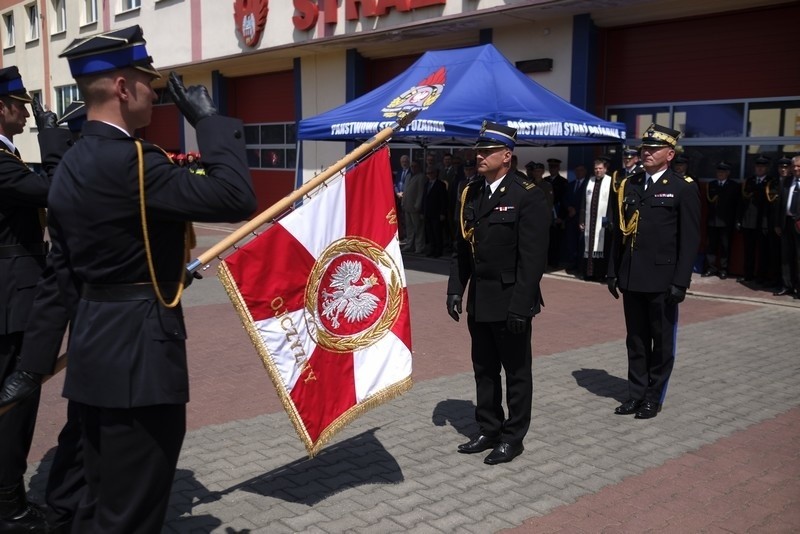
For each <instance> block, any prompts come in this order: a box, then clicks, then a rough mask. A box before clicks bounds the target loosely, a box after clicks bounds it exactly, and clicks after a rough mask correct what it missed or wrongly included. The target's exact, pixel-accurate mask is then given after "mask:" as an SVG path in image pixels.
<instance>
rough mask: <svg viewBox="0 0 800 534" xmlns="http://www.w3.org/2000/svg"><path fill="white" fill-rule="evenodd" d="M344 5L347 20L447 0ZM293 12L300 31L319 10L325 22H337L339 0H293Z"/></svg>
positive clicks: (348, 0)
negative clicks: (295, 12)
mask: <svg viewBox="0 0 800 534" xmlns="http://www.w3.org/2000/svg"><path fill="white" fill-rule="evenodd" d="M342 1H343V3H344V6H345V9H344V16H345V19H347V20H348V21H354V20H359V19H361V18H364V17H382V16H384V15H386V14H388V13H389V12H390V11H391V10H392V9H394V10H395V11H398V12H400V13H406V12H408V11H412V10H414V9H420V8H423V7H430V6H438V5H445V4H446V3H447V0H342ZM293 2H294V8H295V11H297V14H295V15H294V16H293V17H292V22H293V23H294V27H295V28H296V29H298V30H300V31H306V30H310V29H311V28H313V27H314V26H315V25H316V24H317V21H318V20H319V14H320V11H322V14H323V22H324V23H325V24H337V23H338V22H339V14H338V12H337V11H338V4H339V0H293Z"/></svg>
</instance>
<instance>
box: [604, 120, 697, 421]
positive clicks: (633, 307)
mask: <svg viewBox="0 0 800 534" xmlns="http://www.w3.org/2000/svg"><path fill="white" fill-rule="evenodd" d="M679 136H680V132H679V131H677V130H673V129H671V128H667V127H665V126H661V125H658V124H652V125H650V127H649V128H648V129H647V130H646V131H645V133H644V136H643V137H642V146H641V153H642V163H643V165H644V171H642V172H639V173H636V174H634V175H632V176H630V177H629V178H627V179H626V180H625V181H624V182H623V183H622V184H621V186H620V188H619V191H618V192H617V208H618V209H617V210H616V211H617V213H616V216H617V217H616V218H617V220H616V221H615V223H616V226H617V231H616V232H614V234H615V235H614V240H613V241H612V252H611V260H610V261H609V265H608V278H607V280H608V290H609V291H610V292H611V294H612V295H613V296H614V298H617V299H618V298H619V293H618V292H617V289H618V288H619V289H620V290H621V291H622V303H623V308H624V311H625V326H626V328H627V332H628V333H627V338H626V345H627V349H628V395H629V398H628V400H626V401H625V402H624V403H622V404H621V405H620V406H618V407H617V409H616V410H615V413H617V414H619V415H629V414H635V417H636V418H637V419H650V418H653V417H656V416H657V415H658V413H659V411H660V410H661V406H662V404H663V402H664V396H665V394H666V391H667V383H668V382H669V377H670V374H671V373H672V367H673V365H674V362H675V337H676V333H677V325H678V304H679V303H680V302H683V299H684V298H685V296H686V289H687V288H688V287H689V283H690V282H691V279H692V266H693V264H694V261H695V258H696V255H697V247H698V245H699V243H700V196H699V193H698V188H697V187H696V186H695V184H694V183H693V180H692V179H691V178H688V177H682V176H680V175H678V174H677V173H676V172H675V171H673V170H672V169H670V168H669V162H670V161H671V160H672V159H673V158H674V157H675V145H676V143H677V142H678V137H679Z"/></svg>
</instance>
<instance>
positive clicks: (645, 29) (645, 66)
mask: <svg viewBox="0 0 800 534" xmlns="http://www.w3.org/2000/svg"><path fill="white" fill-rule="evenodd" d="M797 20H800V3H797V2H793V3H791V4H785V5H781V6H778V7H775V8H763V9H755V10H749V11H739V12H732V13H729V14H721V15H713V16H708V17H694V18H691V19H681V20H671V21H665V22H660V23H653V24H642V25H637V26H627V27H620V28H612V29H609V30H606V31H604V32H603V34H602V40H603V42H604V46H603V55H602V60H601V63H603V64H604V68H603V76H602V80H603V82H602V86H601V87H600V91H599V93H598V94H599V95H600V98H601V99H602V100H603V102H602V105H605V106H608V105H615V104H631V103H637V104H638V103H646V102H665V101H666V102H673V101H681V100H721V99H737V98H759V97H775V96H790V95H798V94H800V68H798V67H797V61H796V59H797V54H798V51H800V44H798V37H797V32H796V31H793V30H792V23H791V22H790V21H797Z"/></svg>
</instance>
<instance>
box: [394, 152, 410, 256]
mask: <svg viewBox="0 0 800 534" xmlns="http://www.w3.org/2000/svg"><path fill="white" fill-rule="evenodd" d="M411 176H412V174H411V160H410V159H409V157H408V155H406V154H403V155H402V156H400V168H399V169H397V170H396V171H395V173H394V201H395V206H396V209H397V235H398V236H399V238H400V240H401V241H402V240H405V239H406V221H405V218H404V217H403V194H404V192H405V188H406V183H407V181H408V180H409V179H410V178H411Z"/></svg>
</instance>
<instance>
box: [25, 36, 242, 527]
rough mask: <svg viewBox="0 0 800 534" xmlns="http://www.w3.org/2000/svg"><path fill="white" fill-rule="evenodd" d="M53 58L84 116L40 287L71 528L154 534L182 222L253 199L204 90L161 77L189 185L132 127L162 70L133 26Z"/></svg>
mask: <svg viewBox="0 0 800 534" xmlns="http://www.w3.org/2000/svg"><path fill="white" fill-rule="evenodd" d="M62 57H66V58H67V59H68V60H69V65H70V70H71V71H72V74H73V76H74V77H75V79H76V82H77V84H78V88H79V89H80V91H81V94H82V95H83V96H84V98H85V102H86V109H87V117H88V120H87V122H86V123H85V124H84V126H83V137H82V139H81V141H80V142H79V143H77V144H76V145H75V147H74V148H73V149H72V150H70V152H68V153H67V154H66V155H65V157H64V158H63V159H62V161H61V164H60V165H59V167H58V169H57V171H56V174H55V177H54V180H53V186H52V188H51V190H50V193H49V196H48V201H49V209H50V212H49V217H48V229H49V231H50V235H51V238H52V240H53V247H52V251H51V253H50V257H49V261H50V263H51V264H52V266H53V270H54V272H55V276H56V279H57V282H58V283H57V296H54V295H52V294H50V293H49V292H44V293H40V294H41V298H43V299H45V298H57V299H61V306H62V307H63V308H64V309H66V310H67V316H68V317H69V320H70V323H71V325H70V328H71V330H70V344H69V357H70V363H69V366H68V368H67V375H66V379H65V383H64V396H65V397H67V398H68V399H69V400H70V401H71V402H72V403H74V404H76V405H77V409H78V414H79V418H80V424H81V437H80V440H81V445H82V447H83V452H82V454H83V465H84V473H85V481H86V484H87V486H86V492H85V494H84V496H83V498H82V500H81V503H80V504H79V506H78V511H77V514H76V516H75V519H74V523H73V525H72V531H73V532H105V531H110V530H114V531H142V532H158V531H159V530H160V529H161V526H162V524H163V520H164V516H165V514H166V508H167V502H168V500H169V494H170V487H171V484H172V479H173V476H174V473H175V467H176V464H177V460H178V455H179V453H180V448H181V444H182V441H183V436H184V433H185V429H186V406H185V405H186V402H188V373H187V369H186V347H185V343H186V341H185V340H186V330H185V327H184V323H183V314H182V310H181V307H180V294H181V292H182V290H183V288H184V276H185V275H184V273H185V268H184V265H185V262H186V261H187V259H188V250H187V249H186V243H187V234H188V233H189V225H188V222H189V221H209V222H213V221H228V222H233V221H238V220H241V219H243V218H245V217H247V216H248V215H249V214H250V213H252V211H253V210H254V209H255V207H256V201H255V194H254V192H253V188H252V184H251V183H250V178H249V172H248V169H247V160H246V151H245V146H244V136H243V134H242V131H243V125H242V123H241V121H238V120H235V119H230V118H227V117H222V116H219V115H218V114H217V111H216V109H215V108H214V106H213V103H212V102H211V98H210V97H209V95H208V92H207V91H206V89H205V88H204V87H201V86H193V87H190V88H189V89H186V88H184V87H183V85H182V83H181V82H180V81H179V79H178V78H177V76H175V75H174V74H173V75H172V76H171V77H170V80H169V83H168V88H169V90H170V93H171V95H172V99H173V101H174V102H175V104H176V105H177V107H178V109H179V110H180V111H181V113H182V114H183V115H184V117H185V118H186V119H187V121H188V122H189V124H190V125H192V126H193V127H194V128H195V129H196V130H197V139H198V144H199V145H200V148H201V150H202V152H203V154H204V160H205V162H206V176H205V177H204V179H203V180H200V181H198V180H197V177H196V176H195V175H193V174H192V173H191V172H190V171H189V170H188V169H186V168H181V167H178V166H176V165H174V164H173V163H172V162H171V161H170V160H169V158H168V157H167V156H166V154H165V153H164V152H163V151H162V150H161V149H160V148H158V147H156V146H154V145H151V144H149V143H147V142H144V141H140V140H138V139H136V138H134V137H132V133H133V132H134V131H136V130H137V129H139V128H142V127H144V126H146V125H147V124H148V123H149V121H150V116H151V112H152V105H153V99H154V96H155V94H154V90H153V89H152V87H151V85H150V84H151V83H152V81H153V80H154V79H155V78H157V77H159V74H158V72H157V71H156V70H155V69H154V68H153V65H152V58H150V56H149V55H148V54H147V51H146V49H145V41H144V38H143V36H142V31H141V28H139V27H138V26H133V27H130V28H123V29H120V30H115V31H113V32H108V33H104V34H99V35H95V36H92V37H88V38H85V39H78V40H76V41H74V42H73V43H72V44H71V45H70V46H69V47H67V49H66V50H65V51H64V52H63V53H62ZM140 169H141V170H140ZM140 202H143V203H144V205H145V206H146V211H145V215H144V216H143V215H142V213H141V211H140V207H139V206H140ZM39 298H40V295H37V300H38V299H39ZM53 306H54V307H55V306H57V304H54V305H53ZM101 496H102V498H101Z"/></svg>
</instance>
